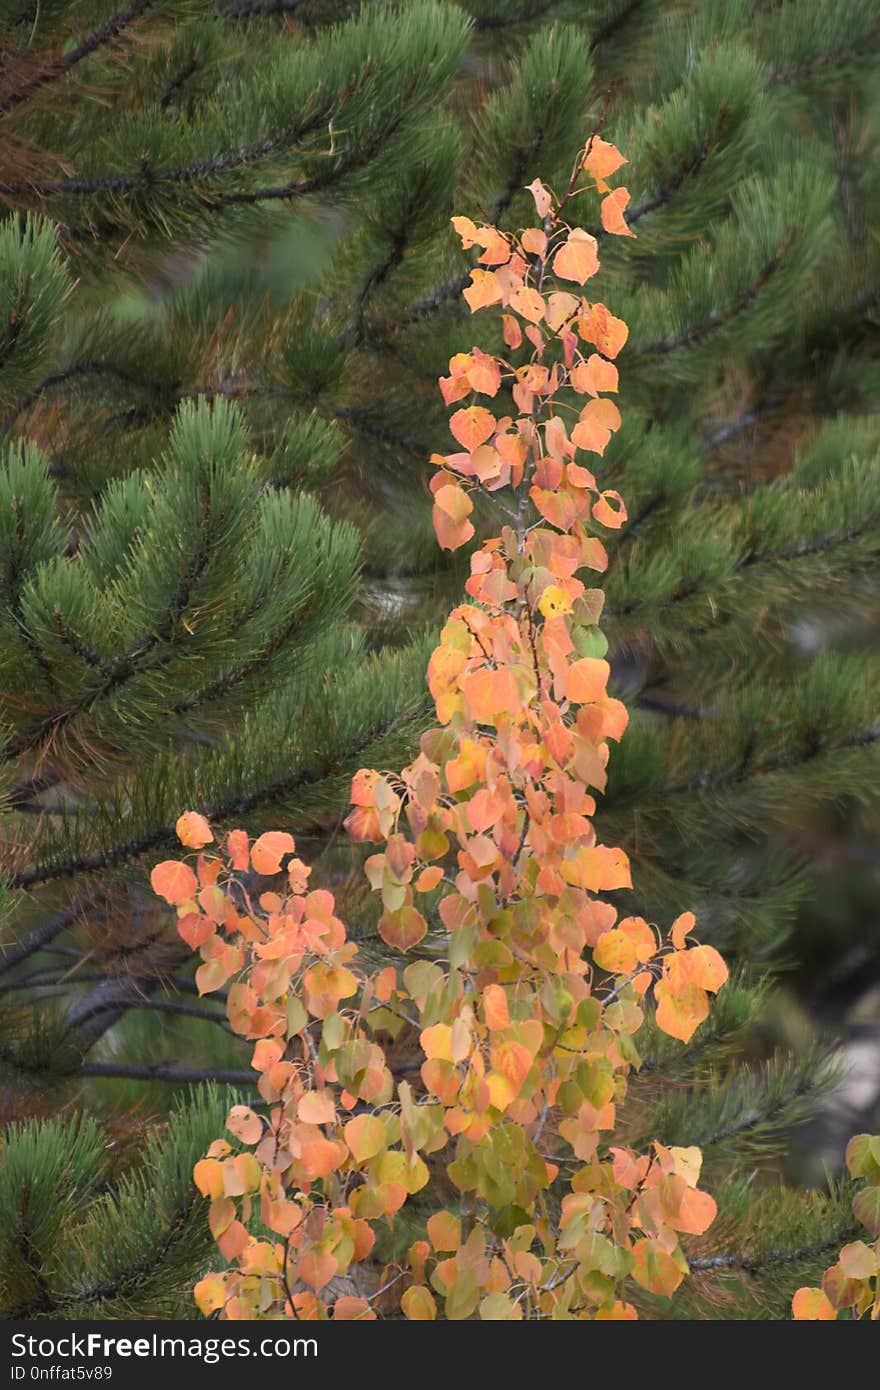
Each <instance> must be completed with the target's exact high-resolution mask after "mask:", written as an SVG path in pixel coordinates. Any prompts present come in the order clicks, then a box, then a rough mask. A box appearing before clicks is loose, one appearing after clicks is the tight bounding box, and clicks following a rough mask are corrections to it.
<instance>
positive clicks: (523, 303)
mask: <svg viewBox="0 0 880 1390" xmlns="http://www.w3.org/2000/svg"><path fill="white" fill-rule="evenodd" d="M510 307H511V309H515V310H516V312H517V313H518V314H521V315H522V317H523V318H524V319H528V320H529V322H530V323H540V322H541V319H542V318H543V317H544V310H545V308H546V305H545V303H544V299H543V297H542V296H541V295H540V294H538V291H537V290H533V289H532V288H531V286H529V285H520V287H519V289H518V290H514V292H513V294H512V295H511V297H510Z"/></svg>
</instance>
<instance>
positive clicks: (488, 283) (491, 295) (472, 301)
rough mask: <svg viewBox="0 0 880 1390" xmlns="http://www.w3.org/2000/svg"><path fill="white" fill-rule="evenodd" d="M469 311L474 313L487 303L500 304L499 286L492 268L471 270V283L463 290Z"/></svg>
mask: <svg viewBox="0 0 880 1390" xmlns="http://www.w3.org/2000/svg"><path fill="white" fill-rule="evenodd" d="M463 295H464V298H465V299H466V301H467V303H468V306H469V308H470V311H471V313H472V314H475V313H476V312H477V310H478V309H484V308H485V307H486V305H487V304H500V302H501V299H502V294H501V286H500V284H499V283H498V276H497V275H496V274H495V271H494V270H472V271H471V283H470V284H469V285H468V286H467V288H466V289H465V290H464V291H463Z"/></svg>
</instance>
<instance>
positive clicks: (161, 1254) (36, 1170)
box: [0, 1086, 226, 1319]
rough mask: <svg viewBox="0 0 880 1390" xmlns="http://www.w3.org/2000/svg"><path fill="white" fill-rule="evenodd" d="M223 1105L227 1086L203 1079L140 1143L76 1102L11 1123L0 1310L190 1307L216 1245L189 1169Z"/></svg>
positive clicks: (75, 1314)
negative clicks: (75, 1107) (59, 1112)
mask: <svg viewBox="0 0 880 1390" xmlns="http://www.w3.org/2000/svg"><path fill="white" fill-rule="evenodd" d="M225 1114H226V1105H225V1097H223V1098H222V1099H221V1096H220V1094H219V1092H218V1091H217V1090H216V1089H214V1088H213V1087H206V1086H202V1087H199V1089H198V1091H197V1092H195V1093H194V1094H193V1096H192V1098H191V1099H188V1100H186V1101H183V1102H182V1103H180V1104H179V1105H178V1106H177V1107H176V1108H175V1109H174V1110H173V1112H172V1116H171V1122H170V1124H168V1123H165V1124H161V1125H158V1126H156V1127H155V1128H153V1129H152V1132H150V1133H149V1134H148V1135H147V1137H146V1139H143V1140H142V1142H140V1143H133V1142H132V1139H131V1134H130V1129H131V1126H130V1124H129V1126H128V1130H129V1133H128V1135H126V1129H125V1128H121V1129H120V1130H119V1134H118V1135H114V1133H113V1131H112V1130H110V1129H108V1128H104V1127H101V1126H99V1125H98V1124H97V1123H96V1121H95V1120H94V1119H93V1118H92V1117H91V1116H90V1115H88V1114H86V1113H84V1112H82V1111H80V1112H79V1113H78V1114H74V1115H71V1116H67V1117H64V1118H55V1119H49V1120H44V1121H42V1122H39V1123H38V1122H36V1121H33V1120H28V1121H24V1122H19V1123H17V1124H13V1125H10V1126H8V1128H7V1131H6V1135H5V1139H4V1146H3V1163H2V1165H0V1313H2V1316H3V1317H4V1318H11V1319H23V1318H39V1319H42V1318H47V1319H59V1318H62V1319H68V1318H126V1317H179V1318H185V1317H187V1316H188V1315H189V1308H188V1307H187V1299H186V1293H185V1290H186V1286H187V1282H188V1281H191V1280H192V1279H193V1277H197V1276H198V1274H199V1273H200V1272H201V1270H202V1269H203V1268H204V1267H205V1265H206V1263H207V1261H208V1259H209V1257H210V1249H211V1245H212V1240H211V1235H210V1232H209V1231H208V1228H207V1220H206V1207H205V1203H204V1202H203V1201H202V1199H201V1197H200V1196H199V1193H198V1192H197V1191H196V1190H195V1188H194V1186H193V1182H192V1168H193V1164H194V1163H195V1162H197V1161H198V1159H199V1158H200V1157H201V1155H202V1153H203V1152H204V1150H205V1148H206V1147H207V1145H208V1144H209V1143H210V1142H211V1140H212V1138H213V1137H214V1135H215V1134H216V1133H217V1126H218V1124H222V1123H223V1119H224V1117H225ZM120 1136H121V1141H120ZM120 1142H122V1144H123V1146H124V1147H125V1148H127V1149H128V1150H129V1152H127V1153H126V1155H125V1159H124V1161H120V1158H119V1156H118V1152H117V1151H118V1149H119V1147H120Z"/></svg>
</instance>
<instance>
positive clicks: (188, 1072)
mask: <svg viewBox="0 0 880 1390" xmlns="http://www.w3.org/2000/svg"><path fill="white" fill-rule="evenodd" d="M72 1074H73V1075H75V1076H89V1077H98V1076H107V1077H116V1078H118V1079H119V1080H124V1081H171V1082H174V1083H177V1084H179V1085H185V1084H187V1083H192V1084H194V1085H201V1084H202V1083H203V1082H211V1081H214V1082H216V1083H217V1084H218V1085H220V1086H247V1087H249V1088H250V1089H253V1090H255V1089H256V1073H255V1072H253V1071H244V1070H239V1071H236V1070H235V1069H233V1068H228V1067H218V1068H211V1067H184V1066H177V1065H175V1064H174V1063H166V1062H156V1063H154V1064H153V1065H152V1066H149V1065H138V1064H136V1063H129V1062H83V1063H82V1065H81V1066H80V1067H78V1068H77V1070H76V1072H74V1073H72Z"/></svg>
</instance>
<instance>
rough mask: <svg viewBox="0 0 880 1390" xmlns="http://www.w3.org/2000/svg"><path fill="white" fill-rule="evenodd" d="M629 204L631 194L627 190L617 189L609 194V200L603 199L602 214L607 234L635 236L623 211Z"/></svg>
mask: <svg viewBox="0 0 880 1390" xmlns="http://www.w3.org/2000/svg"><path fill="white" fill-rule="evenodd" d="M628 202H629V193H628V192H627V190H626V189H625V188H615V190H614V192H613V193H609V194H608V197H607V198H603V199H602V206H601V208H600V214H601V217H602V226H603V227H604V228H605V230H606V232H611V233H612V234H613V235H614V236H632V237H634V236H635V232H631V231H630V229H629V227H628V225H627V222H626V218H625V217H624V214H623V210H624V208H625V207H626V205H627V203H628Z"/></svg>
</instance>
